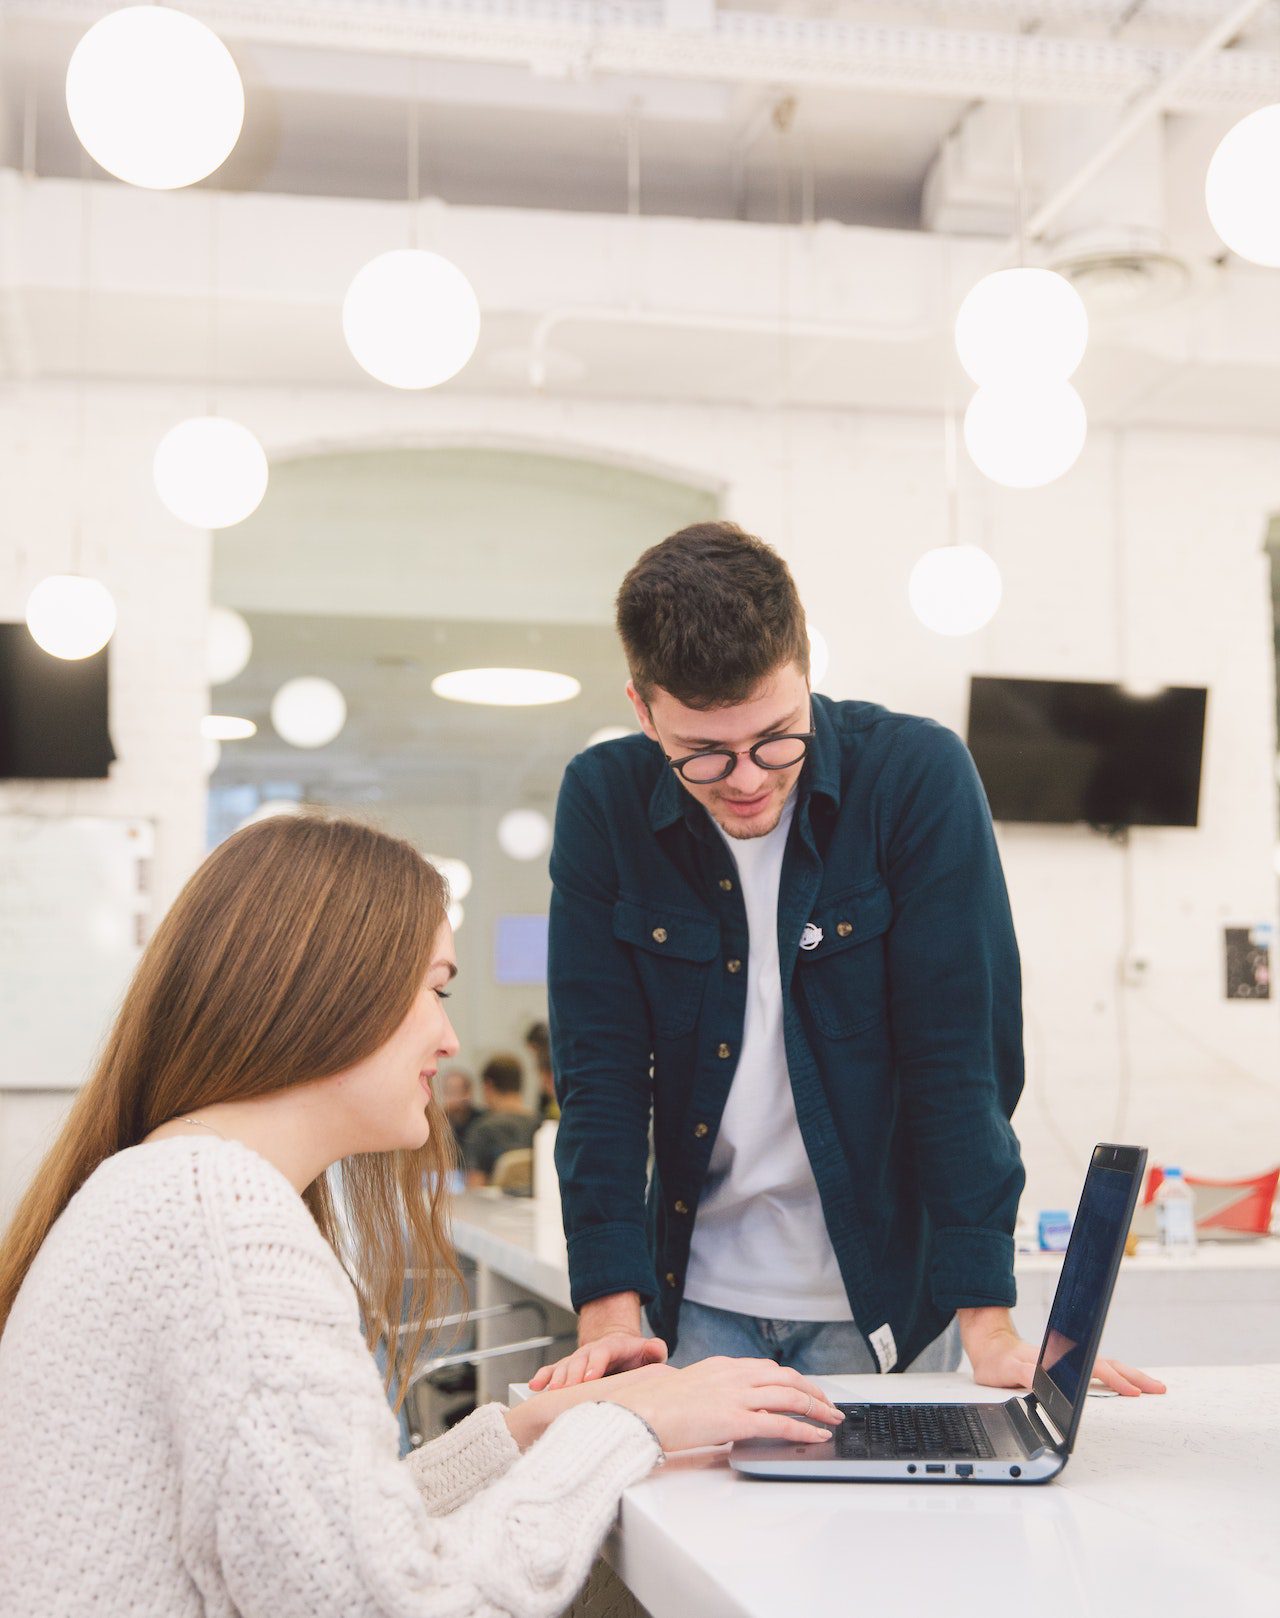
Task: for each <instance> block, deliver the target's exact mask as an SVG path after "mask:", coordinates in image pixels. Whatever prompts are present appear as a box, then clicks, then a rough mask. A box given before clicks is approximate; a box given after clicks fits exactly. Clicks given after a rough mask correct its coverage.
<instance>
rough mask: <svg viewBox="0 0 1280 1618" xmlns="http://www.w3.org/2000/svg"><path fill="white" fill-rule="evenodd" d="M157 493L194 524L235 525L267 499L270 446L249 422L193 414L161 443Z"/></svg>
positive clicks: (155, 474) (156, 469) (157, 458)
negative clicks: (264, 496)
mask: <svg viewBox="0 0 1280 1618" xmlns="http://www.w3.org/2000/svg"><path fill="white" fill-rule="evenodd" d="M152 475H153V477H154V479H155V485H156V493H157V494H158V495H159V496H160V498H161V500H162V501H163V502H164V504H165V505H166V506H167V507H168V509H169V510H170V511H171V512H172V513H173V515H174V516H175V517H177V518H179V519H180V520H181V521H182V522H188V523H190V524H191V526H192V527H193V528H230V527H231V526H232V525H233V524H234V523H238V522H243V521H244V519H245V518H246V517H249V516H252V514H253V513H254V512H255V511H256V510H257V509H258V507H259V506H260V505H261V504H262V497H263V495H264V494H266V492H267V478H268V475H269V468H268V466H267V457H266V452H265V451H264V450H263V448H262V445H261V444H260V443H259V442H258V440H257V439H256V438H255V437H254V436H253V434H252V433H251V432H250V431H249V429H248V428H247V427H242V426H241V425H240V423H239V422H238V421H229V420H228V419H227V417H226V416H192V417H191V418H190V419H189V420H187V421H180V422H179V423H178V425H177V426H176V427H170V429H169V431H168V432H167V433H166V434H165V435H164V437H163V438H162V439H161V440H160V442H159V444H157V445H156V453H155V459H154V460H153V462H152Z"/></svg>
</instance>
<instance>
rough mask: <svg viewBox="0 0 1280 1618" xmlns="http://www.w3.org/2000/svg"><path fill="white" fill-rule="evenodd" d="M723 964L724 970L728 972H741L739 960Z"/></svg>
mask: <svg viewBox="0 0 1280 1618" xmlns="http://www.w3.org/2000/svg"><path fill="white" fill-rule="evenodd" d="M724 964H725V968H726V970H728V971H730V972H741V970H742V962H741V961H739V960H732V961H726V962H725V963H724Z"/></svg>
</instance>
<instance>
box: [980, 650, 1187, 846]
mask: <svg viewBox="0 0 1280 1618" xmlns="http://www.w3.org/2000/svg"><path fill="white" fill-rule="evenodd" d="M1207 698H1208V692H1207V690H1206V689H1205V688H1204V687H1203V686H1165V687H1163V688H1161V689H1159V690H1157V691H1156V692H1154V693H1153V694H1152V695H1151V696H1139V695H1135V694H1134V693H1133V692H1132V691H1130V690H1128V689H1127V688H1126V687H1124V686H1121V685H1107V684H1103V683H1100V682H1095V681H1092V680H1007V679H996V678H991V677H989V676H986V675H975V676H974V678H973V680H972V682H971V684H970V686H969V734H968V743H969V751H970V752H971V753H972V754H973V760H974V763H975V764H976V765H977V766H978V774H979V775H980V776H981V777H982V784H983V786H984V787H985V788H986V792H987V800H988V802H989V803H990V805H991V814H992V818H993V819H995V820H1012V821H1032V822H1039V823H1041V824H1050V825H1069V824H1072V823H1075V822H1080V821H1083V822H1084V823H1086V824H1087V825H1091V826H1104V827H1120V826H1194V825H1196V824H1197V823H1198V809H1199V803H1200V764H1201V757H1202V754H1203V751H1204V721H1205V707H1206V702H1207Z"/></svg>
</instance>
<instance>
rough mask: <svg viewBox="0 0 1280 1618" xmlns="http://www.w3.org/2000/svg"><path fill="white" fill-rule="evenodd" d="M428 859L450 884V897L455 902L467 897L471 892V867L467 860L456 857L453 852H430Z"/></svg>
mask: <svg viewBox="0 0 1280 1618" xmlns="http://www.w3.org/2000/svg"><path fill="white" fill-rule="evenodd" d="M427 861H428V863H429V864H431V865H434V866H435V868H436V870H437V871H439V873H440V875H441V876H442V877H443V878H444V879H445V881H446V882H447V883H448V884H449V897H450V898H451V899H452V900H454V901H455V902H457V901H459V900H462V899H465V898H466V896H467V895H468V894H469V893H470V892H471V881H472V878H471V867H470V866H469V865H468V864H467V862H466V860H458V859H454V858H453V856H452V855H451V854H428V855H427Z"/></svg>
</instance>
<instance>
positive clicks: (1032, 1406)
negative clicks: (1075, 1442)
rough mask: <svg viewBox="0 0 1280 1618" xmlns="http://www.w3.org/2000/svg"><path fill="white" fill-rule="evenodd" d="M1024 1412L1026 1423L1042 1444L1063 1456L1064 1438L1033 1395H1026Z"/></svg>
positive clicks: (1064, 1449)
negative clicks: (1029, 1424)
mask: <svg viewBox="0 0 1280 1618" xmlns="http://www.w3.org/2000/svg"><path fill="white" fill-rule="evenodd" d="M1026 1411H1027V1419H1028V1421H1030V1423H1031V1425H1032V1427H1033V1428H1034V1429H1035V1431H1036V1433H1037V1434H1038V1435H1039V1436H1040V1438H1041V1439H1042V1440H1043V1442H1044V1443H1046V1444H1048V1446H1049V1448H1050V1449H1056V1450H1057V1451H1058V1453H1059V1454H1060V1455H1063V1454H1065V1453H1066V1444H1067V1441H1066V1437H1065V1436H1064V1435H1063V1434H1062V1433H1060V1432H1059V1431H1058V1429H1057V1427H1056V1425H1055V1424H1054V1421H1053V1417H1052V1416H1050V1414H1049V1412H1048V1411H1047V1410H1046V1409H1045V1407H1044V1405H1042V1404H1041V1402H1040V1401H1039V1399H1037V1398H1036V1396H1035V1394H1034V1393H1029V1394H1028V1395H1027V1400H1026Z"/></svg>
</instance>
